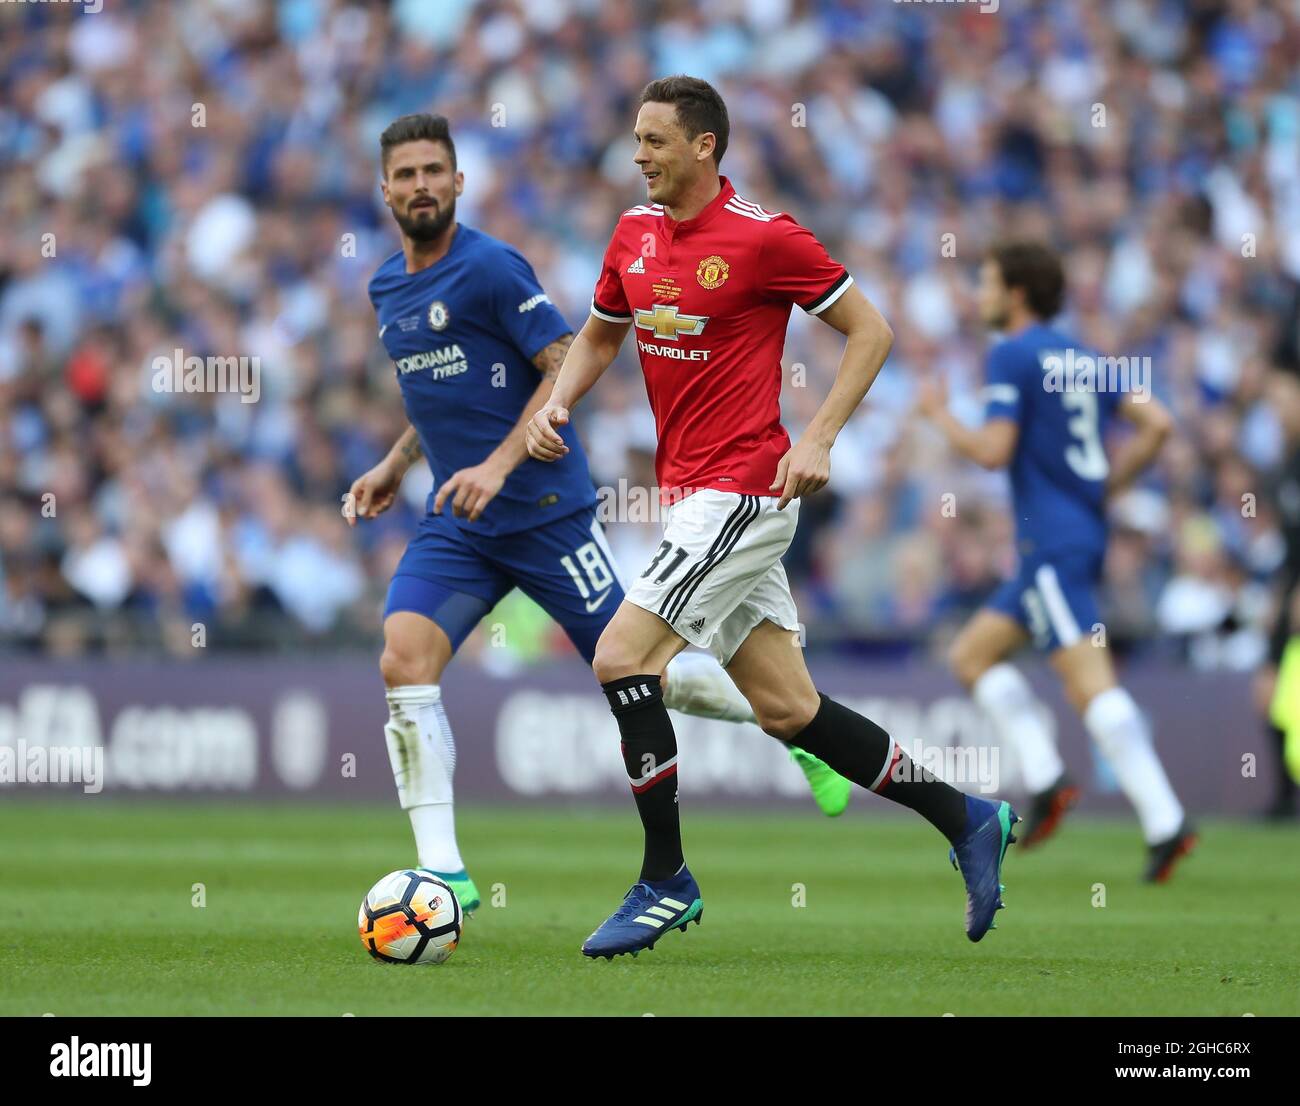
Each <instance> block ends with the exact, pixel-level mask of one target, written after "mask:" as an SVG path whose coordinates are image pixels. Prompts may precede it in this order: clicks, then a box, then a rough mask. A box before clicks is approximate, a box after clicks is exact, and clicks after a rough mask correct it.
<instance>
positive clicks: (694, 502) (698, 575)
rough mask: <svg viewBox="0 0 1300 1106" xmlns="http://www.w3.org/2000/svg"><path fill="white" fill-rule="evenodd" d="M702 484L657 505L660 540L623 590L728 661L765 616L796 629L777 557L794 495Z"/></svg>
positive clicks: (789, 535)
mask: <svg viewBox="0 0 1300 1106" xmlns="http://www.w3.org/2000/svg"><path fill="white" fill-rule="evenodd" d="M778 502H779V500H778V497H776V496H770V495H763V496H759V495H738V494H737V493H735V492H723V491H717V490H715V489H713V488H706V489H704V490H703V491H698V492H695V493H694V494H692V495H689V496H687V497H686V498H685V499H683V500H682V501H681V502H680V503H674V504H672V505H671V506H669V507H667V508H665V510H664V516H663V517H664V540H663V541H662V542H660V544H659V548H658V550H656V551H655V555H654V557H653V559H652V560H651V561H650V564H649V566H648V567H647V568H646V570H645V571H644V572H642V573H641V575H640V576H638V577H637V578H636V579H635V580H634V581H633V582H632V587H631V588H630V589H629V590H628V592H627V598H628V600H629V601H631V602H633V603H635V604H636V605H637V606H638V607H642V608H644V609H645V610H647V611H650V612H651V613H652V614H657V615H659V617H660V618H662V619H663V620H664V621H665V622H667V623H668V625H670V626H671V627H672V628H673V629H674V630H676V631H677V633H678V634H680V635H681V636H682V637H684V638H685V639H686V640H687V641H689V642H690V643H691V644H692V645H698V646H699V647H700V648H702V649H708V650H709V652H711V653H712V654H713V655H714V656H715V657H717V659H718V662H719V663H720V664H722V665H724V666H725V665H727V664H729V663H730V662H731V658H732V657H733V656H734V655H735V652H736V650H737V649H739V648H740V646H741V643H742V642H743V641H744V640H745V638H747V637H748V636H749V632H750V631H751V630H752V629H753V628H754V627H755V626H757V625H758V624H759V623H760V622H762V621H763V620H764V619H768V620H770V621H772V622H775V623H776V624H777V625H778V626H782V627H784V628H786V629H788V630H791V631H794V632H798V630H799V614H798V612H797V611H796V610H795V605H794V598H793V596H791V594H790V582H789V581H788V580H787V579H786V576H785V568H784V567H783V566H782V565H781V557H782V556H783V555H784V554H785V551H786V550H787V549H789V548H790V542H791V540H792V539H793V538H794V531H795V526H796V525H797V524H798V522H799V501H798V500H797V499H793V500H791V501H790V502H789V503H787V504H786V507H785V510H784V511H778V510H777V509H776V505H777V503H778Z"/></svg>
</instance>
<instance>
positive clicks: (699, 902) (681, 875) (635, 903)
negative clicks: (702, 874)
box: [582, 864, 704, 960]
mask: <svg viewBox="0 0 1300 1106" xmlns="http://www.w3.org/2000/svg"><path fill="white" fill-rule="evenodd" d="M703 916H704V900H703V899H701V898H700V885H699V884H698V883H696V882H695V877H694V876H693V875H691V873H690V869H688V868H687V867H686V865H685V864H683V865H682V867H681V871H679V872H678V873H677V874H676V875H675V876H672V877H671V878H669V879H665V880H658V881H656V882H654V883H647V882H645V881H644V880H643V881H642V882H640V883H638V884H636V885H635V886H634V887H633V888H632V889H631V890H630V891H628V893H627V895H626V896H625V897H624V899H623V905H622V906H620V907H619V908H618V909H617V910H616V911H614V913H613V914H611V915H610V916H609V917H608V918H607V919H606V920H605V921H604V923H603V924H602V925H601V926H600V928H599V929H597V930H596V932H595V933H593V934H592V935H591V936H590V937H588V938H587V940H586V941H584V942H583V945H582V955H583V956H592V957H595V956H603V957H604V958H605V959H606V960H613V959H614V957H616V956H621V955H622V954H623V953H625V952H630V953H631V954H632V955H633V956H635V955H636V954H637V953H638V952H640V951H641V950H642V949H652V948H654V947H655V942H656V941H658V940H659V938H660V937H662V936H663V935H664V934H665V933H667V932H668V930H670V929H680V930H681V931H682V932H683V933H685V932H686V926H687V925H688V924H689V923H690V922H692V921H694V922H695V924H696V925H699V924H700V919H701V918H702V917H703Z"/></svg>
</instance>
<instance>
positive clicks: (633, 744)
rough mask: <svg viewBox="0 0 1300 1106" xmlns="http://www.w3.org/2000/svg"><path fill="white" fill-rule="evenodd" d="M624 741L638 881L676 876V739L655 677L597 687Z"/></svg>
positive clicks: (679, 838)
mask: <svg viewBox="0 0 1300 1106" xmlns="http://www.w3.org/2000/svg"><path fill="white" fill-rule="evenodd" d="M601 687H602V689H603V690H604V692H605V695H606V697H607V698H608V699H609V709H610V710H612V711H613V712H614V718H615V719H616V720H617V721H618V732H619V733H620V734H621V735H622V737H623V764H624V766H625V767H626V768H627V776H628V782H629V783H631V785H632V794H633V796H634V797H635V798H636V809H637V812H638V813H639V814H640V815H641V825H642V827H643V828H644V829H645V859H644V861H643V862H642V865H641V878H642V879H644V880H662V879H667V878H668V877H669V876H672V875H675V874H676V872H677V870H678V869H679V868H680V867H681V866H682V864H683V863H685V861H684V860H683V858H682V831H681V823H680V822H679V820H678V817H677V735H676V734H675V733H673V723H672V719H670V718H669V717H668V708H667V707H665V706H664V693H663V689H662V688H661V687H660V686H659V677H658V676H625V677H624V678H623V679H621V680H610V682H609V683H607V684H601Z"/></svg>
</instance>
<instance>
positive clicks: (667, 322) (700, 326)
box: [635, 303, 709, 342]
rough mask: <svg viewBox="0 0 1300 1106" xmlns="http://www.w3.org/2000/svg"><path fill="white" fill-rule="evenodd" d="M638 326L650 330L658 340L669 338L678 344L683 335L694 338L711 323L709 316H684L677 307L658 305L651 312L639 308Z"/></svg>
mask: <svg viewBox="0 0 1300 1106" xmlns="http://www.w3.org/2000/svg"><path fill="white" fill-rule="evenodd" d="M635 318H636V325H637V326H638V327H639V328H640V329H642V330H649V331H652V332H653V333H654V336H655V337H656V338H668V339H670V340H671V341H674V342H678V341H680V340H681V336H682V335H683V334H686V335H689V336H691V337H694V336H695V335H697V334H702V333H703V332H704V324H705V323H707V322H708V321H709V317H708V316H707V315H683V314H681V313H680V312H678V310H677V308H676V307H670V306H668V305H666V304H662V303H657V304H655V305H654V306H653V307H652V308H651V309H650V310H649V311H646V310H644V309H643V308H640V307H638V308H637V309H636V312H635Z"/></svg>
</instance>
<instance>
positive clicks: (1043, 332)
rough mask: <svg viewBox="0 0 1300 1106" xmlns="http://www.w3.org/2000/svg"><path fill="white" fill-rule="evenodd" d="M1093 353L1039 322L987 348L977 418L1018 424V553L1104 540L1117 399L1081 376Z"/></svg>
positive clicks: (1014, 471) (1097, 544) (1014, 481)
mask: <svg viewBox="0 0 1300 1106" xmlns="http://www.w3.org/2000/svg"><path fill="white" fill-rule="evenodd" d="M1093 356H1094V355H1093V353H1092V351H1091V350H1088V349H1085V348H1083V347H1081V346H1079V345H1078V344H1077V343H1075V342H1073V341H1072V340H1071V339H1070V338H1069V336H1068V335H1066V334H1064V333H1062V332H1061V331H1059V330H1055V329H1053V328H1052V327H1050V326H1046V325H1035V326H1031V327H1028V328H1027V329H1025V330H1024V331H1022V332H1021V333H1020V334H1018V335H1016V336H1015V337H1014V338H1010V339H1008V340H1006V341H1004V342H999V343H998V344H997V345H995V346H994V347H993V348H992V349H991V350H990V351H989V354H988V360H987V363H986V371H985V388H984V417H985V419H986V420H987V419H994V418H1007V419H1014V420H1015V422H1016V424H1017V425H1018V426H1019V427H1020V435H1019V439H1018V440H1017V443H1016V452H1015V456H1014V458H1013V459H1012V462H1011V493H1012V503H1013V507H1014V510H1015V515H1016V539H1017V543H1018V545H1019V547H1020V552H1021V554H1022V555H1023V556H1033V555H1035V554H1042V553H1051V552H1060V551H1065V550H1081V551H1097V550H1102V549H1104V548H1105V546H1106V516H1105V508H1104V500H1105V492H1106V477H1107V476H1108V475H1109V473H1110V463H1109V461H1108V460H1107V457H1106V450H1105V448H1104V446H1103V442H1104V440H1105V434H1106V428H1107V426H1108V425H1109V423H1110V421H1111V420H1112V419H1113V418H1114V416H1115V411H1116V408H1117V406H1118V404H1119V398H1120V397H1119V393H1118V392H1117V391H1113V390H1107V389H1106V388H1105V387H1104V386H1102V385H1104V383H1105V381H1100V382H1099V381H1097V380H1096V377H1095V370H1094V374H1093V376H1092V377H1091V378H1090V377H1089V375H1088V374H1087V372H1086V370H1085V368H1084V367H1083V366H1084V365H1086V364H1087V363H1088V362H1087V361H1082V360H1081V359H1083V358H1091V357H1093Z"/></svg>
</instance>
